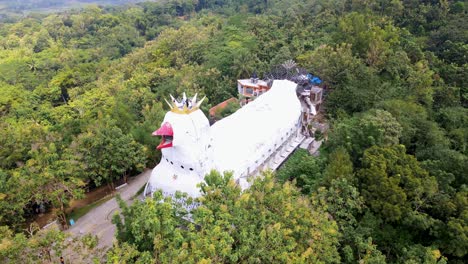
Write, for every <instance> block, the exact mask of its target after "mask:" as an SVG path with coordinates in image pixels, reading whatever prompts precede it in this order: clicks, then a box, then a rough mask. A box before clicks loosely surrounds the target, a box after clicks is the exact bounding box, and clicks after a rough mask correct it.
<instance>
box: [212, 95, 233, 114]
mask: <svg viewBox="0 0 468 264" xmlns="http://www.w3.org/2000/svg"><path fill="white" fill-rule="evenodd" d="M231 102H232V103H237V102H238V100H237V99H236V98H234V97H231V98H229V99H227V100H226V101H224V102H221V103H219V104H217V105H215V106H213V107H211V108H210V116H214V115H215V113H216V112H217V111H220V110H222V109H224V108H225V107H226V106H227V105H228V104H229V103H231Z"/></svg>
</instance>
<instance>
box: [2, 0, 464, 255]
mask: <svg viewBox="0 0 468 264" xmlns="http://www.w3.org/2000/svg"><path fill="white" fill-rule="evenodd" d="M34 2H36V1H34ZM39 2H40V1H39ZM49 2H50V1H49ZM118 2H123V1H118ZM26 3H29V2H25V4H26ZM51 3H52V2H51ZM2 4H3V3H2ZM2 7H3V6H2ZM467 13H468V6H467V4H466V1H456V0H440V1H429V0H424V1H419V0H404V1H402V0H392V1H382V0H376V1H364V0H352V1H351V0H334V1H328V0H282V1H279V0H262V1H260V0H240V1H231V0H224V1H222V0H216V1H214V0H198V1H194V0H166V1H156V2H143V3H138V4H135V5H128V6H96V5H90V6H87V7H85V8H83V9H75V10H67V11H63V12H56V13H46V14H44V13H30V14H29V15H25V16H21V17H18V16H10V15H8V14H7V15H4V16H3V17H2V20H0V226H2V227H1V228H0V229H1V230H2V231H1V232H0V260H7V259H8V260H14V258H15V256H17V255H14V254H13V253H11V252H13V251H11V250H12V248H11V243H10V242H11V241H13V240H14V239H16V240H14V241H23V242H24V243H23V242H22V244H21V245H24V246H25V247H27V245H29V244H28V243H26V242H25V241H26V240H27V239H28V238H27V237H26V236H23V235H22V234H21V235H20V233H21V230H22V228H23V226H24V224H25V223H26V222H27V221H29V220H30V219H32V218H34V216H35V215H36V211H35V208H37V207H38V206H45V207H46V208H48V209H54V211H55V212H57V215H58V217H59V218H60V219H62V220H64V214H65V210H66V208H67V206H69V203H70V201H71V200H72V199H77V198H80V197H82V196H83V193H84V191H85V189H87V188H94V187H96V186H101V185H108V186H110V187H112V185H113V183H114V182H115V180H117V179H122V178H124V177H126V176H128V175H131V174H135V173H137V172H140V171H141V170H143V169H144V168H145V167H152V166H154V164H156V163H157V162H158V160H159V158H160V153H158V152H157V151H156V150H155V148H154V147H155V146H156V145H157V142H156V140H157V139H155V138H152V137H151V132H152V131H154V130H155V129H156V128H157V127H158V126H159V125H160V123H161V121H162V119H163V117H164V114H165V112H166V111H167V109H165V107H164V106H163V104H162V103H161V102H162V101H163V99H164V98H167V97H168V96H169V93H171V94H174V95H176V96H177V95H180V94H182V92H186V93H187V94H194V93H199V95H200V96H206V97H207V101H208V102H207V103H206V104H205V105H204V106H203V110H204V111H205V112H206V110H207V109H209V108H210V107H211V106H214V105H216V104H218V103H220V102H222V101H224V100H226V99H228V98H230V97H237V91H236V79H237V78H248V77H250V76H251V74H252V73H253V72H256V73H257V74H258V75H259V76H260V77H262V76H263V75H264V74H265V73H267V72H268V71H269V70H270V69H271V68H272V67H273V66H275V65H278V64H279V63H282V62H284V61H286V60H290V59H292V60H294V61H295V62H296V63H297V64H298V65H299V66H300V67H303V68H305V69H307V70H308V71H310V72H311V73H313V74H314V75H316V76H319V77H320V78H321V79H322V80H323V87H324V88H325V105H324V114H325V115H326V118H327V120H328V122H329V124H330V127H331V128H330V131H329V132H328V134H327V135H326V141H325V143H324V146H323V147H322V148H321V150H320V153H321V154H320V156H319V157H312V156H309V155H307V154H305V153H301V152H297V153H295V154H294V155H293V156H292V157H291V158H290V160H289V162H288V163H286V164H285V165H284V166H283V169H282V170H280V171H279V172H278V173H277V174H275V176H272V175H270V174H268V173H267V174H266V176H265V177H264V179H263V180H258V181H257V182H256V183H255V184H254V186H255V188H253V189H251V190H249V191H246V192H245V193H243V194H242V193H239V190H238V189H236V187H235V186H233V185H232V183H230V180H229V175H228V174H223V173H221V174H219V173H215V172H213V175H211V176H210V177H211V178H210V179H212V181H211V182H207V184H206V186H204V187H203V188H205V189H206V190H207V191H206V195H205V198H204V199H205V200H204V202H203V203H204V207H201V208H200V209H198V210H197V213H196V215H195V216H194V219H195V224H194V226H192V227H191V228H195V226H197V225H198V224H200V225H201V223H206V225H203V226H202V228H201V229H200V230H192V229H189V230H183V229H180V228H178V226H179V225H180V223H179V222H176V221H180V218H179V217H178V216H179V215H177V212H173V211H171V210H172V209H171V210H170V209H169V208H171V206H170V204H171V201H165V202H164V203H157V201H155V200H147V201H145V202H143V203H137V204H135V205H133V206H130V207H126V206H124V205H122V206H123V207H124V209H123V213H122V217H124V218H125V224H124V223H122V222H118V220H115V221H116V223H117V227H118V233H117V240H118V244H117V245H116V246H115V247H114V249H112V251H111V252H110V253H109V255H108V257H109V263H113V262H112V261H113V260H115V259H126V261H127V262H126V263H134V262H138V261H140V262H139V263H144V262H145V261H148V260H150V259H152V260H155V261H157V262H168V263H169V262H171V261H172V260H174V259H178V260H180V261H187V262H196V261H202V260H206V262H205V263H208V262H209V261H208V259H211V261H212V262H222V263H227V262H255V261H257V262H258V261H260V262H262V261H263V262H276V261H277V262H284V263H289V262H290V261H293V260H296V261H297V262H301V261H302V262H308V261H309V260H310V261H312V262H314V263H317V262H320V261H322V262H323V263H330V262H332V263H333V262H337V263H355V262H357V261H359V262H362V263H385V262H388V263H446V262H450V263H464V259H466V258H467V251H468V189H467V188H468V186H467V184H468V174H467V172H468V158H467V154H468V152H467V151H468V150H467V146H468V110H467V106H468V84H467V80H468V62H467V59H468V46H467V43H468V28H467V27H468V19H467ZM272 121H273V120H272ZM210 188H214V189H210ZM266 189H268V190H274V193H271V192H265V193H263V192H264V191H265V190H266ZM31 190H35V191H34V192H31ZM214 190H216V191H214ZM219 195H221V196H222V195H225V196H226V197H229V199H228V200H226V201H220V199H221V198H219ZM249 195H250V197H261V198H262V199H264V200H254V199H252V198H248V196H249ZM223 197H224V196H223ZM223 202H226V203H230V204H223ZM275 206H277V207H278V210H281V211H282V212H288V213H290V214H292V217H291V218H290V219H286V218H284V217H283V216H281V214H279V213H278V212H275V210H273V209H274V208H273V207H275ZM148 208H151V210H147V209H148ZM291 208H297V212H295V211H294V210H290V209H291ZM174 210H175V209H174ZM226 210H227V211H226ZM229 210H231V211H229ZM139 212H145V213H147V216H148V217H147V218H145V219H142V216H141V215H138V213H139ZM263 214H264V215H267V216H268V217H265V218H263V219H257V218H256V217H259V216H260V215H263ZM150 218H154V219H150ZM162 220H164V221H166V222H165V223H166V225H164V226H159V227H150V228H154V229H151V232H150V233H147V232H146V231H147V229H146V228H148V226H149V225H150V224H154V222H151V221H162ZM257 220H258V225H256V224H255V223H256V221H257ZM260 220H262V221H260ZM302 220H303V221H302ZM132 221H133V222H135V223H139V224H138V225H135V226H134V227H131V228H130V227H129V226H126V224H127V223H131V222H132ZM145 221H148V223H147V222H145ZM197 221H198V222H197ZM236 221H237V222H236ZM300 221H302V222H301V224H297V222H300ZM233 222H236V223H238V224H236V225H234V227H233V226H232V225H229V224H228V223H233ZM243 224H245V225H246V229H245V230H241V229H240V228H236V226H241V225H243ZM296 224H297V225H296ZM296 226H297V228H298V229H297V230H296V229H294V228H295V227H296ZM158 228H159V229H158ZM249 228H250V229H249ZM195 229H196V228H195ZM301 230H302V231H303V232H302V231H301ZM167 232H169V233H170V232H173V233H174V234H177V235H178V237H168V235H167V234H168V233H167ZM249 232H253V233H254V234H257V233H259V234H263V235H264V237H261V238H262V239H263V240H256V239H258V238H253V237H250V236H249ZM14 233H16V235H17V236H15V235H14ZM142 235H144V238H145V239H142V237H141V236H142ZM150 235H151V236H152V237H147V236H150ZM250 235H251V234H250ZM213 236H214V237H217V238H218V240H217V241H216V243H217V244H214V243H211V244H210V241H209V238H211V237H213ZM270 236H271V238H272V239H273V240H272V241H268V239H266V237H270ZM324 236H325V237H324ZM15 237H16V238H15ZM318 237H320V239H318ZM29 239H34V236H31V237H29ZM275 239H276V240H275ZM307 239H315V240H314V241H321V242H316V243H309V242H310V241H308V240H307ZM8 241H10V242H8ZM276 242H277V243H276ZM18 243H19V242H18ZM223 243H224V244H223ZM257 243H258V246H259V247H258V249H259V250H258V251H256V250H255V248H254V246H255V245H257ZM269 243H271V244H269ZM320 243H323V244H320ZM188 245H190V247H189V246H188ZM226 245H229V247H225V246H226ZM176 246H177V247H180V246H186V248H183V247H182V248H175V247H176ZM168 247H173V248H171V250H166V249H167V248H168ZM221 247H225V249H224V250H228V251H223V250H222V249H221ZM308 248H310V250H309V249H308ZM162 249H164V251H163V253H161V252H162V251H161V250H162ZM260 249H264V250H265V252H269V253H268V254H267V253H265V252H264V254H263V255H262V253H261V252H260ZM182 251H183V252H182ZM17 252H20V250H18V251H17ZM7 253H8V254H7ZM248 256H251V257H252V258H251V259H249V258H247V257H248ZM18 257H19V256H18ZM269 257H271V258H275V259H268V258H269Z"/></svg>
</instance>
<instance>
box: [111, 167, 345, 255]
mask: <svg viewBox="0 0 468 264" xmlns="http://www.w3.org/2000/svg"><path fill="white" fill-rule="evenodd" d="M201 189H202V192H203V196H202V197H201V198H200V199H199V201H198V202H199V204H198V207H196V208H195V209H194V210H193V211H192V212H191V217H190V222H186V221H183V220H182V218H181V217H184V215H186V214H185V213H184V210H183V208H181V207H180V204H178V203H174V200H172V199H171V198H169V197H166V198H164V201H162V200H161V199H162V195H161V193H155V197H154V198H153V199H147V200H146V201H145V202H137V203H135V204H134V205H132V206H131V207H127V206H125V205H121V206H122V216H116V217H114V222H115V223H117V230H118V239H119V243H121V244H120V245H121V246H120V247H122V248H128V247H131V249H130V250H131V251H130V252H135V251H134V250H135V249H136V250H138V251H139V252H140V253H138V252H136V253H130V254H133V255H132V256H140V259H138V261H141V258H143V257H145V256H147V255H146V254H148V253H150V254H151V255H152V258H153V259H154V260H153V261H156V262H161V263H174V262H184V263H200V262H201V263H203V262H206V263H209V262H222V263H238V262H261V263H264V262H268V263H272V262H279V263H291V262H299V263H303V262H315V263H338V262H339V256H338V254H337V251H336V245H337V244H336V243H337V236H338V233H337V230H336V224H335V223H334V222H333V221H330V220H329V219H328V218H327V216H326V214H324V212H323V211H322V210H321V208H320V207H318V206H317V205H316V203H315V202H314V200H311V199H309V198H307V197H304V196H302V195H301V194H300V192H299V191H298V190H297V189H296V188H294V187H293V186H292V185H291V184H289V183H286V184H284V185H281V184H278V183H276V182H275V181H274V179H273V176H272V175H271V174H268V173H267V174H265V175H263V177H262V178H259V179H256V180H254V182H253V183H252V187H251V188H250V189H247V190H245V191H244V192H242V191H241V190H240V187H239V186H238V185H236V184H235V183H234V181H233V180H232V176H231V175H230V174H224V175H220V174H219V173H217V172H215V171H213V172H211V173H210V174H209V175H207V176H206V183H203V184H202V185H201ZM188 202H189V203H190V201H188ZM120 217H123V221H122V220H121V218H120ZM114 252H116V253H114V254H122V253H119V252H121V249H119V247H117V248H115V249H114ZM125 255H126V256H127V254H125ZM112 256H114V257H115V255H111V258H112ZM108 261H110V259H109V260H108ZM137 263H141V262H137Z"/></svg>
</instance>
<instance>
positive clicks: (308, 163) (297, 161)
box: [276, 149, 323, 194]
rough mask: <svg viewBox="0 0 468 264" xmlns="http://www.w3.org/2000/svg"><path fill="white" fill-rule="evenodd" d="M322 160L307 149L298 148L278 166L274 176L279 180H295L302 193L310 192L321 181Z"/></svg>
mask: <svg viewBox="0 0 468 264" xmlns="http://www.w3.org/2000/svg"><path fill="white" fill-rule="evenodd" d="M322 171H323V160H322V159H320V158H316V157H313V156H311V155H310V154H309V152H308V151H307V150H303V149H298V150H296V151H295V152H294V153H293V154H292V155H291V157H290V158H289V159H288V160H287V161H286V162H285V163H284V164H283V165H282V166H281V167H280V169H279V170H278V173H277V175H276V177H277V178H278V180H279V181H280V182H286V181H293V180H294V181H295V182H296V185H297V186H298V187H299V188H301V191H302V192H303V193H304V194H307V193H311V192H312V191H313V190H315V189H316V188H317V187H318V184H319V183H320V182H321V181H322V177H323V176H322Z"/></svg>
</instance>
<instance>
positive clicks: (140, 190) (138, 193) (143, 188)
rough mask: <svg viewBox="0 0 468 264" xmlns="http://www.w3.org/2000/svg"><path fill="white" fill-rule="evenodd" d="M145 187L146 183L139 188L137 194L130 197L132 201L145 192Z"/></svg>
mask: <svg viewBox="0 0 468 264" xmlns="http://www.w3.org/2000/svg"><path fill="white" fill-rule="evenodd" d="M145 187H146V183H145V184H143V186H141V188H140V189H139V190H138V192H137V193H135V195H133V196H132V199H135V198H137V197H138V196H139V195H140V194H142V193H143V191H144V190H145Z"/></svg>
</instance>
